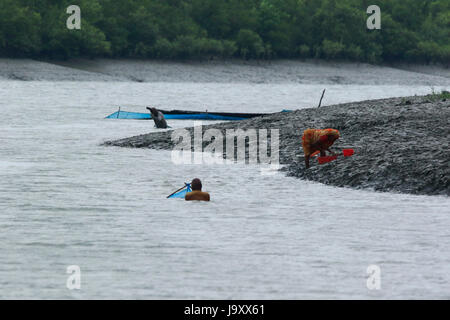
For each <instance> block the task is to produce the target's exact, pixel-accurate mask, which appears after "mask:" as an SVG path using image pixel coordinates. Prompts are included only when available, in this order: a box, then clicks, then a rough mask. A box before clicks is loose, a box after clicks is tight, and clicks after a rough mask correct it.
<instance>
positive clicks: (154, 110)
mask: <svg viewBox="0 0 450 320" xmlns="http://www.w3.org/2000/svg"><path fill="white" fill-rule="evenodd" d="M147 109H148V110H150V112H151V113H152V114H157V113H158V110H157V109H156V108H154V107H147Z"/></svg>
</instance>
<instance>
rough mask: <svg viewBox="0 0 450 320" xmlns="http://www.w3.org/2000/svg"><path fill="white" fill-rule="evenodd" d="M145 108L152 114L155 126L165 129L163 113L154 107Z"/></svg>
mask: <svg viewBox="0 0 450 320" xmlns="http://www.w3.org/2000/svg"><path fill="white" fill-rule="evenodd" d="M147 110H149V111H150V113H151V114H152V119H153V121H154V122H155V126H156V127H157V128H160V129H166V128H167V122H166V119H164V115H163V113H162V112H161V111H159V110H158V109H156V108H150V107H147Z"/></svg>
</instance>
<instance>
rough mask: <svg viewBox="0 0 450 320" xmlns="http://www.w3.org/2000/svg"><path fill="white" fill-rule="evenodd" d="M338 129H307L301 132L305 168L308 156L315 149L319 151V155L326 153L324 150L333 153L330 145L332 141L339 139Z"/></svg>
mask: <svg viewBox="0 0 450 320" xmlns="http://www.w3.org/2000/svg"><path fill="white" fill-rule="evenodd" d="M339 136H340V134H339V131H337V130H335V129H323V130H320V129H307V130H305V131H304V132H303V137H302V145H303V152H304V153H305V165H306V169H308V168H309V158H311V156H312V155H313V154H315V153H316V152H317V151H318V152H320V156H321V157H324V156H325V155H326V152H325V151H328V152H330V153H331V154H332V155H335V153H334V152H333V151H331V150H330V147H331V146H332V145H333V143H334V142H335V141H336V140H337V139H339Z"/></svg>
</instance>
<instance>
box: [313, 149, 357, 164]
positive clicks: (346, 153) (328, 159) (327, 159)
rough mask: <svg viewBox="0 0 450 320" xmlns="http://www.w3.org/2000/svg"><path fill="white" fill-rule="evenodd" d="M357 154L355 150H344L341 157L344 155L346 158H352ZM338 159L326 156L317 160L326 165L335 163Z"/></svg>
mask: <svg viewBox="0 0 450 320" xmlns="http://www.w3.org/2000/svg"><path fill="white" fill-rule="evenodd" d="M354 154H355V150H353V149H344V150H342V154H339V155H343V156H344V157H350V156H352V155H354ZM337 158H338V156H337V155H336V156H326V157H319V158H318V159H317V160H318V161H319V164H324V163H328V162H331V161H334V160H336V159H337Z"/></svg>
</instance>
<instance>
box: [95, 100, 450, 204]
mask: <svg viewBox="0 0 450 320" xmlns="http://www.w3.org/2000/svg"><path fill="white" fill-rule="evenodd" d="M210 128H215V129H219V130H221V131H222V133H223V134H224V133H225V130H226V129H243V130H246V129H279V132H280V163H281V164H282V165H283V168H282V169H281V170H282V171H283V172H285V173H286V174H287V175H288V176H293V177H297V178H300V179H303V180H309V181H316V182H320V183H324V184H328V185H333V186H338V187H350V188H356V189H370V190H375V191H386V192H399V193H408V194H421V195H446V196H449V195H450V186H449V181H448V179H449V176H450V166H449V163H450V149H449V145H448V136H449V128H450V99H446V98H443V97H441V96H439V95H427V96H412V97H401V98H388V99H379V100H368V101H361V102H352V103H344V104H338V105H331V106H323V107H321V108H309V109H300V110H295V111H293V112H288V113H282V112H281V113H274V114H271V115H268V116H264V117H258V118H253V119H248V120H243V121H233V122H224V123H217V124H212V125H206V126H203V131H205V130H207V129H210ZM308 128H335V129H338V130H339V131H340V132H341V138H340V139H339V140H338V141H337V142H336V143H335V145H334V146H333V148H332V149H334V150H340V149H343V148H347V147H351V148H354V149H355V155H354V156H352V157H349V158H345V159H344V158H343V159H339V160H338V161H334V162H332V163H329V164H325V165H318V164H317V162H316V161H312V166H311V168H310V169H308V170H306V169H305V165H304V158H303V150H302V147H301V136H302V134H303V131H304V130H305V129H308ZM187 129H188V130H190V131H192V130H193V128H187ZM171 134H172V131H164V132H156V133H149V134H143V135H139V136H134V137H130V138H125V139H120V140H115V141H107V142H105V143H103V144H102V145H104V146H118V147H129V148H152V149H165V150H171V149H172V148H173V147H174V143H173V142H172V140H171ZM269 143H270V141H269Z"/></svg>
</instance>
